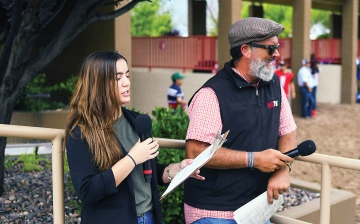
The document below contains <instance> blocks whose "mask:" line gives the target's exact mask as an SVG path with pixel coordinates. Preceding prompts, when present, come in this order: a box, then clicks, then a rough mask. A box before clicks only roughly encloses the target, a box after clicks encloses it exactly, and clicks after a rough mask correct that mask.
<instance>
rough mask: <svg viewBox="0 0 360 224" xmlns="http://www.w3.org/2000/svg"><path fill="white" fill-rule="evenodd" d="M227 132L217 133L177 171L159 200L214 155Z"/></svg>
mask: <svg viewBox="0 0 360 224" xmlns="http://www.w3.org/2000/svg"><path fill="white" fill-rule="evenodd" d="M228 133H229V131H227V132H226V133H225V134H223V135H222V136H221V135H220V134H219V133H218V134H217V136H216V138H215V140H214V143H213V144H212V145H210V146H209V147H207V149H205V150H204V151H203V152H202V153H200V154H199V155H198V156H197V157H196V158H195V159H194V160H193V162H192V163H191V164H190V165H187V166H186V167H185V168H184V169H182V170H181V171H180V172H178V173H177V174H176V175H175V177H174V178H173V179H172V181H171V182H170V184H169V186H168V188H167V189H166V191H165V192H164V193H163V195H162V196H161V198H160V200H161V199H163V198H164V197H165V196H166V195H168V194H169V193H170V192H171V191H172V190H174V189H175V188H176V187H177V186H179V185H180V184H181V183H182V182H184V181H185V180H186V179H187V178H188V177H189V176H190V175H191V174H192V173H194V172H195V171H196V170H198V169H200V168H201V167H202V166H204V165H205V164H206V163H207V162H208V161H209V160H210V159H211V158H212V157H214V156H215V155H216V153H217V152H218V150H219V149H220V148H221V146H222V144H223V143H224V142H225V141H226V139H225V138H226V136H227V134H228Z"/></svg>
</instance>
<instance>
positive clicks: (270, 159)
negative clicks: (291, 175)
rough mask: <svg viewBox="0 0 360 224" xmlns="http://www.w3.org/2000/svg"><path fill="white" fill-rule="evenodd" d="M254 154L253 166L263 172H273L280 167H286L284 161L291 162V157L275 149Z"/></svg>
mask: <svg viewBox="0 0 360 224" xmlns="http://www.w3.org/2000/svg"><path fill="white" fill-rule="evenodd" d="M254 155H255V156H254V157H255V158H254V167H255V168H256V169H258V170H260V171H261V172H264V173H270V172H274V171H275V170H278V169H280V168H282V167H287V165H286V162H289V163H292V162H293V159H292V158H291V157H289V156H287V155H284V154H282V153H281V152H279V151H278V150H275V149H267V150H264V151H261V152H255V154H254Z"/></svg>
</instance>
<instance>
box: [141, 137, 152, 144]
mask: <svg viewBox="0 0 360 224" xmlns="http://www.w3.org/2000/svg"><path fill="white" fill-rule="evenodd" d="M151 142H152V138H148V139H146V140H145V141H143V143H144V144H146V145H149V144H150V143H151Z"/></svg>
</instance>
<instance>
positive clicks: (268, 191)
mask: <svg viewBox="0 0 360 224" xmlns="http://www.w3.org/2000/svg"><path fill="white" fill-rule="evenodd" d="M267 199H268V202H269V204H272V203H273V191H272V189H269V188H268V189H267Z"/></svg>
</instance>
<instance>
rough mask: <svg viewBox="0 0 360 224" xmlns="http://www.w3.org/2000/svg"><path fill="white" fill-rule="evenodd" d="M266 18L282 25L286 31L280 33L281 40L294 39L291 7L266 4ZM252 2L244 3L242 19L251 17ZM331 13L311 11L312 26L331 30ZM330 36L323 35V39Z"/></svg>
mask: <svg viewBox="0 0 360 224" xmlns="http://www.w3.org/2000/svg"><path fill="white" fill-rule="evenodd" d="M262 5H263V9H264V18H265V19H271V20H274V21H275V22H277V23H280V24H282V25H283V26H284V27H285V29H284V31H283V32H281V33H280V35H279V37H280V38H286V37H292V35H293V8H292V7H291V6H285V5H277V4H267V3H264V4H262ZM249 6H250V2H243V3H242V7H241V18H247V17H249ZM330 13H331V12H330V11H324V10H318V9H311V25H314V24H316V23H322V24H323V25H324V26H325V27H326V28H329V16H330ZM328 36H329V35H326V34H324V35H321V36H320V37H321V38H325V37H328Z"/></svg>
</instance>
